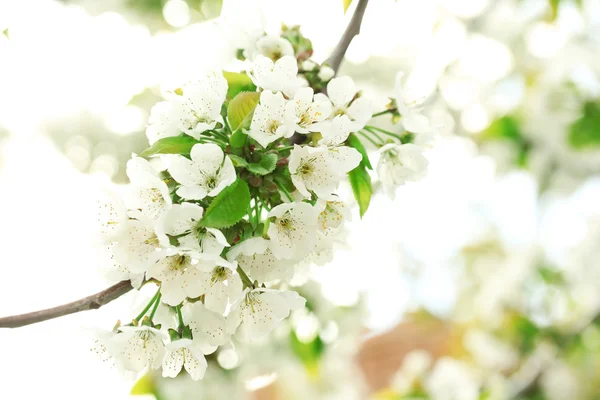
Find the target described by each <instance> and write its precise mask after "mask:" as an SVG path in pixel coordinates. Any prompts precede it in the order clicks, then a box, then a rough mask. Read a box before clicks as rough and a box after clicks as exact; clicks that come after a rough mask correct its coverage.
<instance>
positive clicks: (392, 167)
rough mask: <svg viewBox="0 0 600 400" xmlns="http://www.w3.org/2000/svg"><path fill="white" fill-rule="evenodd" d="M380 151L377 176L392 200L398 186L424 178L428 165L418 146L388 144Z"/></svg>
mask: <svg viewBox="0 0 600 400" xmlns="http://www.w3.org/2000/svg"><path fill="white" fill-rule="evenodd" d="M380 151H381V157H380V158H379V164H378V165H377V174H378V175H379V179H380V180H381V183H382V184H383V187H384V189H385V190H386V192H387V193H388V195H389V196H390V197H391V198H394V196H395V191H396V188H397V187H398V186H400V185H403V184H404V183H406V182H415V181H417V180H419V179H421V178H422V177H423V176H425V174H426V172H427V166H428V164H429V163H428V161H427V159H426V158H425V157H424V156H423V150H422V149H421V148H420V147H419V146H417V145H414V144H412V143H407V144H393V143H390V144H386V145H385V146H383V147H382V148H381V149H380Z"/></svg>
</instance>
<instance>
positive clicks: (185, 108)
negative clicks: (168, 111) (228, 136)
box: [172, 72, 227, 139]
mask: <svg viewBox="0 0 600 400" xmlns="http://www.w3.org/2000/svg"><path fill="white" fill-rule="evenodd" d="M181 90H182V92H183V94H182V95H181V96H177V97H175V98H174V99H173V100H172V101H173V102H174V106H173V110H172V111H173V118H176V119H177V121H178V124H179V128H180V129H181V130H182V131H183V132H185V133H186V134H188V135H190V136H192V137H194V138H196V139H199V138H200V134H201V133H202V132H205V131H207V130H210V129H214V128H215V126H216V125H217V123H220V124H223V117H222V116H221V106H222V105H223V102H224V101H225V97H226V95H227V80H226V79H225V77H224V76H223V75H222V74H221V73H220V72H219V73H216V72H210V73H207V74H206V75H205V76H203V77H202V78H201V79H199V80H197V81H194V82H190V83H187V84H185V85H183V86H182V87H181Z"/></svg>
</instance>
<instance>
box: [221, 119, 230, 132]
mask: <svg viewBox="0 0 600 400" xmlns="http://www.w3.org/2000/svg"><path fill="white" fill-rule="evenodd" d="M223 123H224V124H225V128H226V129H227V131H228V132H230V133H232V132H231V126H229V122H228V121H227V117H225V118H223Z"/></svg>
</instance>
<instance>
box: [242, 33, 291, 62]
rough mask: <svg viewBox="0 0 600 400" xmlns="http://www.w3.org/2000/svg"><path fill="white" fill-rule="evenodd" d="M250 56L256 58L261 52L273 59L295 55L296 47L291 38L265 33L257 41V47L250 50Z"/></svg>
mask: <svg viewBox="0 0 600 400" xmlns="http://www.w3.org/2000/svg"><path fill="white" fill-rule="evenodd" d="M249 53H250V54H249V57H248V58H250V59H251V60H254V59H255V58H256V57H257V56H258V55H259V54H260V55H263V56H265V57H267V58H270V59H271V60H273V61H277V60H279V59H280V58H282V57H285V56H293V55H294V47H293V46H292V44H291V43H290V41H289V40H287V39H284V38H282V37H281V36H279V35H265V36H263V37H261V38H260V39H258V40H257V41H256V48H255V49H252V50H251V51H250V52H249Z"/></svg>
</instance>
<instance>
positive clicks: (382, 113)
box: [371, 108, 396, 118]
mask: <svg viewBox="0 0 600 400" xmlns="http://www.w3.org/2000/svg"><path fill="white" fill-rule="evenodd" d="M394 111H396V109H395V108H392V109H388V110H385V111H380V112H378V113H375V114H373V115H372V116H371V118H375V117H379V116H381V115H385V114H391V113H393V112H394Z"/></svg>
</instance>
